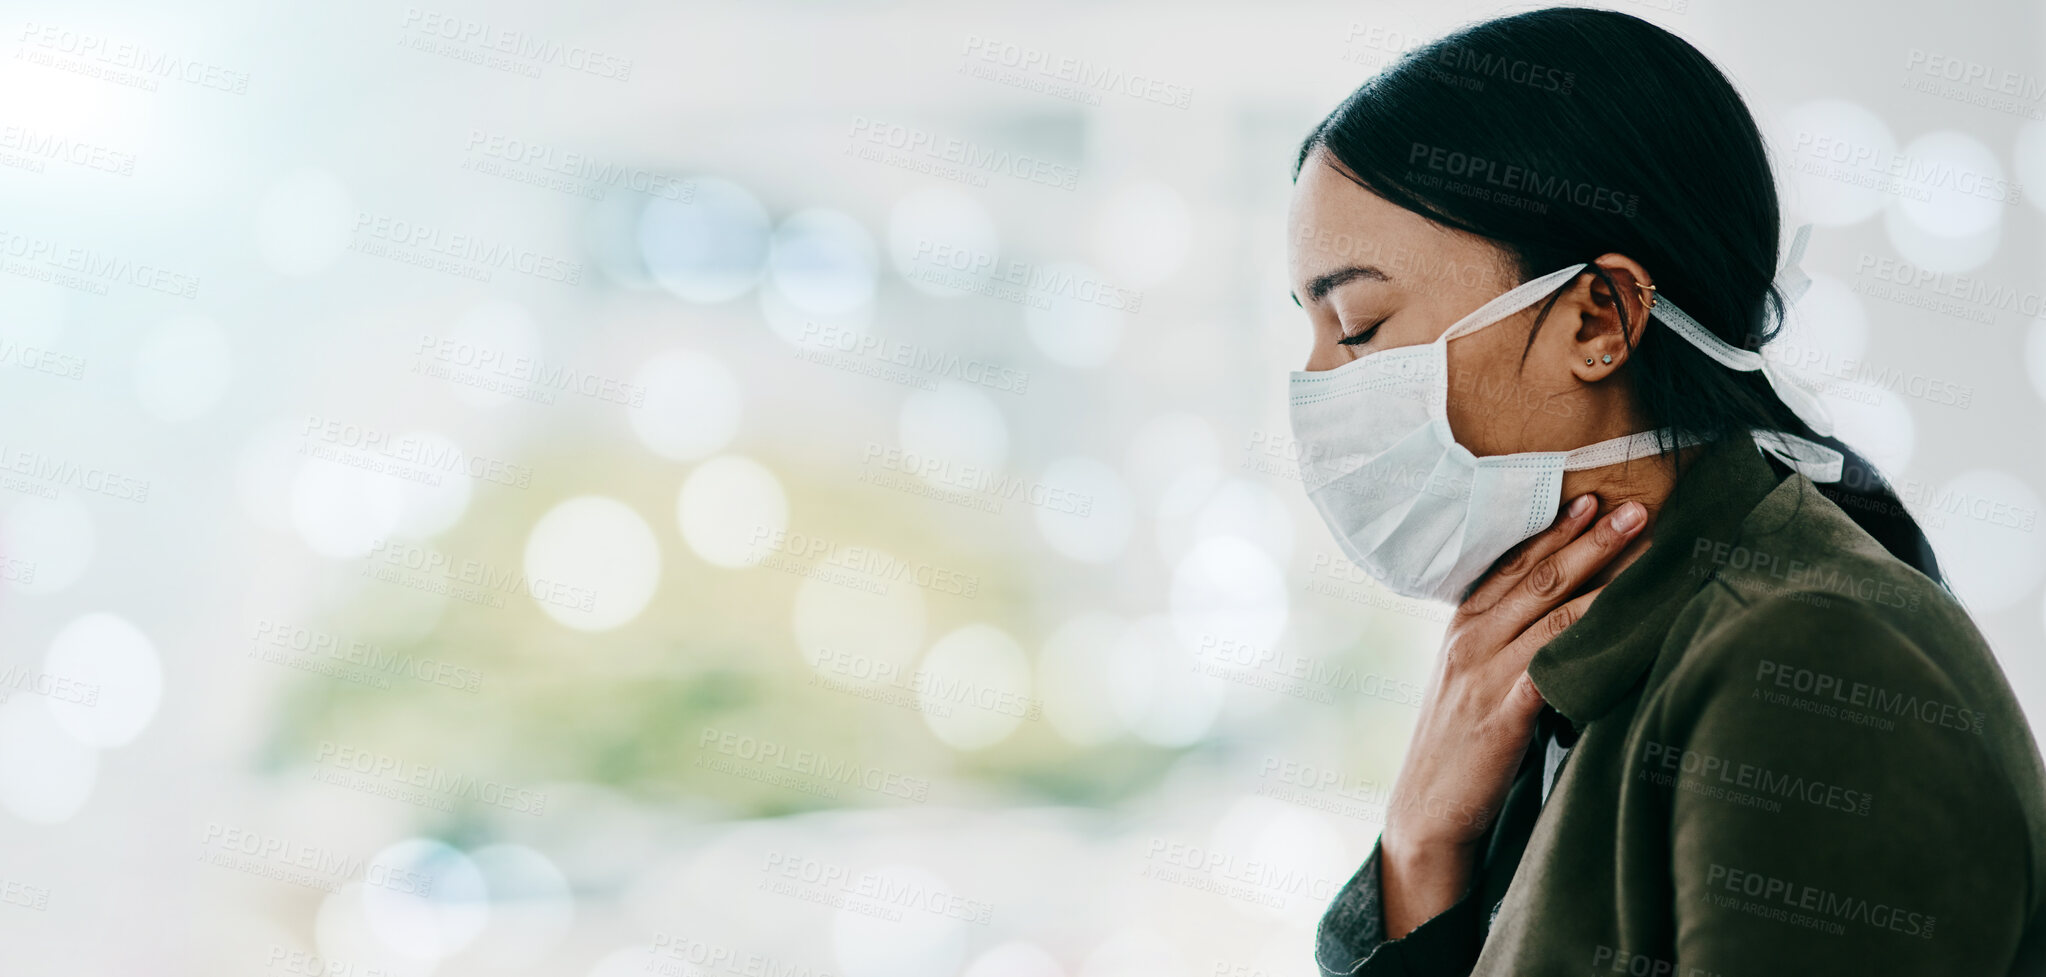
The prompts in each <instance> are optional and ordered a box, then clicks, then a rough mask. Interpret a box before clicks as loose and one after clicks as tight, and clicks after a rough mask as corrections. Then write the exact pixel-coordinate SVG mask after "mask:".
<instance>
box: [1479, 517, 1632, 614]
mask: <svg viewBox="0 0 2046 977" xmlns="http://www.w3.org/2000/svg"><path fill="white" fill-rule="evenodd" d="M1597 502H1598V499H1597V497H1596V496H1593V495H1592V494H1590V493H1588V492H1587V493H1585V494H1583V495H1580V496H1578V497H1577V498H1575V499H1572V500H1570V505H1569V506H1568V507H1566V508H1565V509H1564V510H1563V513H1562V514H1561V515H1559V516H1557V517H1556V521H1555V522H1554V523H1552V524H1550V526H1549V528H1547V529H1544V530H1542V531H1541V532H1539V533H1536V534H1535V535H1533V536H1530V537H1528V538H1527V539H1524V540H1521V541H1520V542H1519V543H1517V544H1515V545H1514V547H1513V548H1512V549H1510V550H1507V551H1506V555H1505V556H1502V557H1500V558H1499V562H1498V563H1495V564H1493V566H1492V569H1491V571H1490V572H1488V573H1487V574H1486V575H1485V576H1484V577H1483V578H1482V579H1480V580H1479V581H1478V585H1477V586H1476V587H1475V588H1472V590H1471V593H1470V596H1469V597H1466V598H1464V601H1463V604H1462V605H1461V607H1460V608H1459V609H1460V610H1463V611H1465V612H1466V613H1470V614H1483V613H1484V612H1485V611H1487V610H1490V609H1491V607H1492V605H1494V604H1497V603H1499V598H1501V597H1504V596H1506V594H1507V593H1508V592H1509V591H1511V590H1512V589H1513V587H1514V585H1515V584H1518V583H1519V582H1520V580H1521V578H1522V577H1525V576H1527V573H1528V571H1529V570H1532V569H1534V565H1535V564H1536V563H1538V562H1540V561H1541V560H1542V559H1543V558H1544V557H1547V556H1548V555H1549V554H1551V553H1554V552H1556V551H1557V550H1559V549H1562V548H1563V544H1565V543H1568V542H1570V541H1571V540H1572V539H1575V538H1577V534H1578V533H1581V532H1583V531H1584V527H1585V525H1586V524H1587V523H1588V522H1589V521H1590V520H1591V514H1592V513H1593V512H1595V511H1597V509H1598V505H1597Z"/></svg>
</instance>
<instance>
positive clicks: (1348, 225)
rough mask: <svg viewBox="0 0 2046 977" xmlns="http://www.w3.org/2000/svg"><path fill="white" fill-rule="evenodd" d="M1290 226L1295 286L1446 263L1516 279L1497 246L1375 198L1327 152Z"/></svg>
mask: <svg viewBox="0 0 2046 977" xmlns="http://www.w3.org/2000/svg"><path fill="white" fill-rule="evenodd" d="M1286 224H1287V228H1286V231H1287V233H1286V258H1287V267H1288V270H1289V271H1290V273H1291V276H1292V278H1293V281H1294V284H1295V286H1296V287H1297V286H1299V285H1300V283H1303V282H1306V281H1308V280H1309V279H1312V278H1314V277H1316V276H1319V275H1322V274H1325V273H1327V272H1330V271H1333V270H1336V269H1339V268H1344V267H1348V266H1351V265H1374V266H1377V267H1379V268H1381V269H1384V270H1385V271H1387V272H1389V273H1391V274H1392V275H1393V276H1394V277H1395V278H1398V277H1400V274H1399V271H1398V269H1399V268H1400V267H1403V266H1404V267H1411V266H1417V265H1418V266H1421V267H1435V266H1440V265H1441V264H1442V263H1443V262H1454V263H1456V265H1458V266H1463V267H1466V268H1470V269H1473V270H1476V269H1482V272H1481V273H1480V274H1481V276H1482V277H1484V278H1487V279H1490V278H1493V277H1496V276H1497V275H1499V274H1501V273H1504V274H1506V275H1509V276H1510V275H1511V274H1512V272H1511V271H1510V270H1509V269H1505V268H1504V267H1503V261H1504V259H1505V254H1504V252H1502V251H1501V250H1500V249H1499V248H1498V247H1497V246H1496V245H1493V244H1492V243H1491V242H1489V241H1486V240H1485V239H1483V238H1480V237H1478V236H1476V235H1473V234H1469V233H1466V232H1463V231H1459V230H1457V229H1455V228H1450V227H1444V226H1442V225H1440V224H1437V223H1435V222H1434V221H1431V220H1429V219H1427V218H1425V217H1422V216H1421V215H1419V214H1416V213H1414V212H1413V211H1410V210H1407V209H1405V208H1403V207H1400V206H1398V205H1396V204H1394V203H1392V202H1391V201H1388V200H1386V199H1385V198H1383V197H1380V196H1379V195H1377V194H1375V193H1372V192H1371V191H1370V190H1367V189H1365V188H1364V187H1363V186H1362V185H1360V184H1358V183H1357V182H1356V181H1355V180H1352V179H1350V178H1349V176H1347V175H1345V174H1344V173H1343V172H1342V171H1341V170H1339V169H1337V168H1336V166H1335V165H1332V164H1331V161H1330V160H1329V158H1328V156H1327V155H1326V154H1324V153H1321V152H1316V153H1314V154H1313V155H1311V156H1309V157H1308V158H1307V162H1306V163H1305V164H1303V165H1302V166H1301V168H1300V179H1298V180H1297V181H1295V182H1294V184H1293V196H1292V199H1291V201H1290V202H1289V204H1288V207H1287V218H1286ZM1459 277H1467V276H1459ZM1304 297H1305V296H1304V295H1303V298H1304Z"/></svg>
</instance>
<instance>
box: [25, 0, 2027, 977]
mask: <svg viewBox="0 0 2046 977" xmlns="http://www.w3.org/2000/svg"><path fill="white" fill-rule="evenodd" d="M1616 8H1617V9H1622V10H1626V11H1628V12H1630V13H1634V14H1637V15H1639V16H1642V17H1645V18H1648V19H1650V20H1653V21H1655V22H1657V23H1660V24H1663V25H1664V26H1666V27H1668V28H1669V29H1671V30H1672V31H1675V32H1676V33H1678V34H1680V35H1681V36H1683V37H1686V38H1688V39H1689V40H1691V41H1692V42H1693V43H1695V44H1697V45H1698V46H1699V47H1700V48H1702V49H1703V50H1705V51H1706V52H1707V53H1708V54H1710V55H1711V56H1713V57H1714V58H1715V59H1716V60H1717V61H1718V62H1719V63H1720V64H1721V65H1722V66H1723V67H1724V68H1725V69H1726V70H1727V71H1728V72H1729V74H1730V75H1731V76H1732V77H1733V78H1734V79H1735V80H1736V82H1737V84H1738V85H1739V86H1740V87H1741V89H1742V90H1743V91H1744V92H1745V93H1746V94H1747V96H1748V98H1749V99H1750V103H1751V105H1752V107H1753V110H1754V111H1755V113H1756V115H1757V117H1758V119H1759V120H1760V122H1761V123H1762V125H1763V127H1764V129H1765V131H1766V132H1767V133H1768V134H1769V138H1770V140H1771V144H1772V147H1773V150H1774V152H1775V154H1776V158H1777V167H1778V170H1779V173H1780V178H1781V182H1782V192H1783V194H1784V199H1785V201H1786V208H1787V210H1786V214H1785V227H1786V237H1787V236H1788V231H1789V229H1790V228H1791V227H1794V226H1795V225H1797V224H1799V223H1803V222H1806V221H1810V222H1813V223H1815V224H1816V225H1817V228H1816V230H1815V232H1814V235H1813V237H1812V238H1811V243H1810V247H1809V250H1808V252H1807V256H1806V260H1805V263H1804V265H1805V268H1806V269H1807V270H1808V271H1810V272H1811V273H1812V275H1813V277H1814V278H1815V280H1816V284H1815V285H1814V287H1813V288H1812V290H1811V292H1810V293H1809V294H1808V295H1807V297H1806V298H1805V300H1804V302H1803V303H1802V304H1801V305H1800V306H1799V308H1798V312H1797V318H1796V319H1795V321H1794V322H1793V325H1792V328H1791V330H1790V331H1789V332H1788V333H1787V334H1786V335H1785V336H1784V338H1783V339H1782V340H1781V341H1780V343H1779V344H1778V345H1777V346H1775V347H1774V348H1773V349H1772V351H1771V354H1770V355H1772V356H1776V357H1779V358H1781V359H1783V360H1785V361H1786V362H1789V363H1792V364H1793V365H1794V366H1795V367H1796V368H1797V369H1798V370H1799V371H1800V372H1801V373H1802V374H1803V375H1804V376H1805V377H1806V379H1807V380H1808V381H1810V382H1811V383H1813V384H1815V385H1817V386H1818V387H1819V388H1820V389H1821V390H1822V391H1823V392H1824V394H1825V396H1826V398H1827V400H1828V402H1829V404H1830V405H1831V406H1832V409H1833V411H1834V414H1835V416H1836V417H1837V418H1838V419H1839V421H1840V423H1841V426H1842V427H1843V429H1844V433H1845V437H1846V438H1847V439H1848V440H1849V441H1850V442H1851V443H1853V444H1855V445H1857V446H1858V447H1860V448H1861V449H1862V450H1863V452H1864V453H1866V454H1868V455H1869V456H1870V457H1871V458H1873V459H1874V460H1876V461H1877V462H1878V463H1879V464H1880V465H1881V466H1882V467H1883V468H1884V469H1885V471H1887V472H1888V473H1890V475H1891V476H1892V478H1893V479H1894V480H1895V482H1896V484H1897V486H1898V489H1899V492H1900V494H1901V495H1902V497H1903V498H1904V500H1905V501H1906V503H1907V504H1908V505H1909V506H1910V507H1911V508H1912V509H1913V510H1914V511H1915V512H1916V513H1917V514H1918V515H1919V518H1920V520H1921V521H1922V522H1923V523H1924V524H1925V525H1926V526H1927V528H1928V531H1929V533H1930V534H1931V536H1932V538H1933V540H1934V543H1935V546H1936V547H1937V551H1938V555H1939V558H1940V560H1941V562H1942V564H1943V565H1944V566H1945V567H1946V568H1947V569H1948V571H1949V573H1950V575H1951V577H1952V578H1953V580H1954V582H1955V586H1956V589H1957V590H1958V592H1959V593H1960V595H1961V596H1962V598H1963V599H1964V600H1965V601H1966V603H1967V604H1968V606H1969V608H1970V609H1971V610H1972V611H1973V613H1974V614H1975V617H1976V620H1977V621H1978V623H1979V624H1980V626H1981V628H1982V629H1983V631H1984V632H1985V633H1986V634H1987V635H1988V637H1989V639H1990V641H1991V642H1992V644H1993V645H1994V646H1995V648H1996V650H1997V652H1998V654H1999V655H2000V657H2001V660H2002V663H2003V666H2004V668H2005V670H2006V672H2007V673H2008V675H2009V676H2010V679H2011V681H2012V683H2013V685H2014V686H2015V687H2016V689H2017V691H2018V694H2019V696H2020V699H2021V700H2022V701H2023V702H2024V703H2025V705H2026V707H2027V708H2028V710H2030V711H2031V713H2032V715H2034V716H2039V715H2042V714H2046V712H2042V710H2046V670H2042V664H2046V659H2042V655H2041V635H2042V628H2046V600H2042V597H2046V595H2042V593H2041V581H2042V575H2046V545H2042V537H2041V532H2040V529H2039V526H2038V518H2037V517H2038V513H2039V508H2040V505H2041V501H2040V500H2041V494H2042V492H2046V460H2042V450H2046V436H2042V434H2041V431H2042V424H2041V422H2042V420H2046V400H2042V397H2046V281H2042V276H2041V274H2040V272H2041V271H2042V268H2041V257H2042V249H2041V230H2042V217H2046V215H2042V213H2041V207H2042V206H2046V196H2042V195H2046V66H2042V59H2041V50H2042V41H2046V36H2042V32H2041V31H2042V25H2041V17H2040V8H2039V6H2038V5H2037V4H2033V3H2023V4H2021V3H2015V2H1960V3H1951V4H1942V5H1940V6H1939V8H1938V10H1937V11H1936V12H1935V11H1931V10H1928V9H1926V8H1923V7H1918V6H1913V5H1907V4H1901V3H1899V4H1876V5H1873V6H1871V5H1866V4H1846V3H1832V4H1823V5H1790V4H1780V3H1761V2H1756V0H1642V2H1639V3H1630V2H1620V3H1617V4H1616ZM1519 9H1528V8H1524V7H1514V8H1507V7H1494V6H1490V5H1487V4H1482V3H1425V4H1424V3H1419V2H1413V3H1392V2H1353V3H1342V4H1337V3H1308V2H1299V3H1287V4H1280V5H1260V6H1258V7H1256V8H1253V7H1252V6H1250V5H1239V6H1229V7H1223V6H1213V7H1207V6H1198V7H1193V8H1188V7H1187V6H1185V5H1180V4H1164V3H1148V2H1127V3H1092V4H1079V3H1048V4H986V5H975V6H974V7H972V8H970V9H967V8H962V7H961V6H958V5H939V4H909V3H899V4H890V3H881V2H874V3H843V4H822V3H788V2H775V0H770V2H761V3H747V4H739V3H724V4H701V3H692V4H682V5H669V4H656V3H635V2H622V0H606V2H599V3H592V4H580V5H569V4H554V5H543V4H536V3H530V2H509V3H499V4H491V5H484V4H480V3H472V2H458V0H448V2H442V0H433V5H431V6H417V5H412V4H408V3H384V2H378V0H370V2H366V3H360V4H332V5H325V6H313V5H279V4H259V3H252V2H206V0H187V2H183V3H179V4H176V5H164V4H141V3H130V4H110V3H99V2H94V0H85V2H72V3H62V4H59V3H55V2H46V0H27V2H23V3H17V4H14V5H12V6H11V7H10V10H9V13H8V15H7V18H6V23H5V26H4V29H5V32H6V33H5V39H4V43H5V45H6V51H5V55H6V56H5V59H4V61H0V78H4V86H5V87H4V91H5V92H6V94H7V97H6V98H5V99H4V101H0V194H4V199H5V208H4V210H0V404H4V411H5V412H4V416H5V417H6V418H7V420H6V422H5V424H4V427H0V587H4V589H0V638H4V646H0V697H4V699H0V945H4V946H5V947H6V948H7V949H6V951H5V956H6V958H7V965H6V969H7V970H8V971H9V972H10V973H65V974H134V973H164V974H170V973H190V974H208V975H219V974H244V975H273V974H297V975H309V977H366V975H427V974H462V975H468V974H570V975H599V977H621V975H625V974H640V973H646V972H651V973H656V974H661V975H670V977H683V975H713V974H723V973H737V974H748V975H758V974H771V975H776V977H811V975H827V974H828V975H846V977H951V975H955V974H966V975H970V977H1060V975H1077V977H1113V975H1122V974H1161V975H1170V974H1189V975H1193V974H1212V975H1216V977H1251V975H1259V974H1282V973H1285V974H1300V973H1311V972H1313V971H1312V966H1313V964H1312V960H1311V946H1312V934H1313V927H1314V924H1315V921H1316V920H1317V918H1318V917H1319V915H1320V913H1321V911H1322V909H1323V908H1324V907H1325V906H1326V904H1327V902H1328V901H1329V899H1330V898H1331V897H1332V896H1333V895H1334V893H1335V892H1336V890H1337V889H1338V888H1339V887H1340V886H1341V884H1342V883H1343V882H1344V881H1345V880H1346V879H1347V878H1348V877H1349V875H1350V874H1351V873H1352V872H1353V871H1355V869H1356V867H1357V865H1358V863H1359V862H1360V861H1361V860H1362V859H1363V857H1364V856H1365V855H1366V854H1367V853H1368V852H1369V849H1370V846H1371V844H1372V841H1373V840H1374V837H1375V835H1376V833H1377V831H1378V828H1379V825H1380V817H1381V814H1382V809H1381V803H1382V801H1383V797H1384V794H1385V792H1386V790H1387V789H1388V788H1389V786H1390V784H1391V782H1392V778H1393V776H1394V774H1395V772H1396V767H1397V763H1398V760H1399V758H1400V756H1401V754H1402V751H1403V749H1404V745H1405V739H1406V736H1407V733H1408V730H1409V728H1410V727H1411V725H1412V723H1413V720H1414V716H1415V711H1416V707H1417V706H1418V704H1419V702H1420V698H1421V693H1422V688H1423V683H1424V682H1425V679H1426V675H1427V669H1428V664H1429V662H1430V660H1431V658H1432V656H1433V654H1434V652H1435V649H1436V647H1437V645H1438V643H1439V640H1440V637H1441V632H1442V628H1443V620H1444V619H1445V616H1446V609H1444V608H1439V607H1433V606H1428V605H1420V604H1414V603H1411V602H1408V601H1405V600H1402V599H1399V598H1396V597H1393V596H1391V595H1390V594H1388V593H1386V592H1385V591H1383V590H1380V589H1378V588H1377V587H1375V586H1374V585H1372V584H1371V583H1369V582H1368V581H1366V580H1364V579H1363V578H1362V577H1361V575H1360V574H1358V573H1357V572H1356V571H1354V570H1353V569H1352V568H1350V567H1349V566H1348V564H1347V563H1345V562H1344V561H1343V559H1342V558H1341V556H1340V555H1339V554H1338V553H1337V551H1336V550H1335V548H1334V546H1333V544H1332V542H1331V540H1330V539H1329V537H1328V535H1327V533H1326V531H1325V530H1324V529H1323V528H1322V526H1321V524H1320V522H1319V520H1318V519H1317V518H1316V517H1315V515H1314V514H1313V512H1312V510H1311V509H1310V508H1309V507H1308V506H1307V504H1306V502H1305V499H1304V497H1303V496H1302V493H1301V491H1300V486H1299V484H1298V481H1297V479H1296V477H1295V474H1294V454H1295V451H1296V448H1295V446H1294V444H1293V442H1292V440H1291V439H1290V437H1289V436H1288V433H1287V423H1286V414H1285V399H1284V394H1285V382H1286V373H1287V371H1289V370H1292V369H1296V368H1298V367H1299V366H1300V364H1301V363H1302V362H1303V361H1304V359H1305V356H1306V351H1307V346H1308V343H1307V333H1306V329H1305V322H1304V320H1303V319H1302V317H1301V315H1300V313H1299V312H1298V310H1297V309H1295V308H1294V306H1293V304H1292V303H1291V302H1290V301H1289V300H1288V299H1287V291H1288V288H1289V285H1290V283H1289V282H1288V281H1287V280H1286V276H1285V273H1284V243H1285V242H1284V215H1285V205H1286V200H1287V196H1288V192H1289V188H1290V182H1289V178H1288V174H1289V169H1290V166H1291V164H1292V162H1293V158H1294V155H1295V153H1296V152H1297V149H1298V146H1299V143H1300V140H1301V139H1302V137H1303V136H1304V135H1305V134H1306V132H1307V131H1308V129H1309V128H1310V127H1311V126H1312V125H1313V124H1314V123H1315V122H1316V121H1317V120H1318V119H1319V118H1320V117H1321V116H1322V115H1324V114H1325V113H1326V112H1327V111H1328V110H1329V109H1331V108H1333V107H1334V105H1335V104H1336V103H1337V102H1338V101H1339V100H1340V99H1341V98H1343V97H1344V96H1345V95H1347V94H1348V93H1349V92H1350V91H1351V90H1352V89H1354V88H1355V87H1356V86H1357V85H1358V84H1359V83H1360V82H1362V81H1363V80H1364V79H1365V78H1367V77H1369V76H1370V75H1371V74H1372V73H1373V72H1375V71H1376V70H1377V69H1378V68H1380V67H1382V66H1384V65H1386V64H1388V63H1389V62H1390V61H1392V60H1393V59H1395V58H1397V57H1398V56H1399V55H1400V53H1402V52H1403V51H1405V50H1407V49H1409V48H1411V47H1414V46H1416V45H1417V44H1419V43H1422V42H1424V41H1426V40H1429V39H1432V38H1434V37H1436V36H1439V35H1440V34H1442V33H1444V32H1446V31H1448V30H1450V29H1452V28H1454V27H1456V26H1458V25H1460V24H1462V23H1465V22H1468V21H1470V20H1475V19H1481V18H1485V17H1489V16H1494V15H1497V14H1500V13H1507V12H1512V11H1513V10H1519ZM1613 108H1614V111H1616V112H1631V113H1635V114H1643V113H1653V112H1654V111H1655V108H1654V106H1646V105H1625V104H1619V105H1615V106H1614V107H1613ZM1667 122H1668V124H1671V125H1682V124H1684V122H1683V120H1682V119H1669V120H1667Z"/></svg>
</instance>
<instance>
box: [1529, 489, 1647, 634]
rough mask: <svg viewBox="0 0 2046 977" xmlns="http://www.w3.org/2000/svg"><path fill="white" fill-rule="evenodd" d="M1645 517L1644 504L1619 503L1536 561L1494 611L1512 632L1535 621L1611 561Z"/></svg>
mask: <svg viewBox="0 0 2046 977" xmlns="http://www.w3.org/2000/svg"><path fill="white" fill-rule="evenodd" d="M1647 522H1648V510H1647V509H1644V508H1642V506H1641V503H1639V502H1634V501H1628V502H1624V503H1621V505H1620V507H1619V508H1618V509H1614V510H1613V511H1612V513H1611V514H1609V515H1607V516H1606V517H1605V518H1604V519H1600V520H1599V521H1598V522H1597V523H1595V524H1593V525H1592V527H1591V529H1589V530H1587V531H1586V532H1585V533H1584V534H1583V535H1580V536H1578V537H1577V538H1576V539H1573V540H1571V541H1570V542H1568V543H1565V544H1563V548H1562V549H1559V550H1557V551H1556V552H1554V553H1551V554H1549V555H1548V557H1546V558H1544V559H1542V560H1540V561H1538V562H1536V563H1535V565H1534V566H1533V567H1532V568H1531V569H1529V570H1528V571H1527V574H1526V575H1525V576H1522V577H1521V578H1520V583H1519V584H1517V585H1515V586H1514V588H1513V589H1512V590H1510V591H1508V592H1507V594H1506V596H1504V597H1501V598H1499V603H1498V604H1497V605H1496V606H1495V607H1494V608H1493V609H1492V612H1491V616H1493V617H1496V618H1498V619H1499V622H1500V624H1501V625H1502V626H1504V627H1506V628H1508V629H1510V630H1512V631H1518V630H1522V629H1524V628H1526V627H1527V626H1528V625H1530V624H1533V623H1534V622H1535V620H1536V619H1537V618H1540V617H1541V616H1542V615H1544V614H1547V613H1549V611H1550V610H1551V609H1553V608H1554V607H1555V606H1556V605H1557V604H1560V603H1562V602H1563V599H1564V598H1566V597H1568V596H1569V595H1570V594H1572V593H1573V592H1575V591H1576V590H1577V588H1578V587H1580V586H1582V585H1583V584H1584V581H1586V580H1588V579H1590V577H1591V575H1592V574H1593V573H1595V572H1597V570H1598V568H1599V567H1602V566H1605V565H1606V564H1607V563H1610V562H1612V559H1613V557H1615V556H1618V555H1619V553H1620V550H1621V549H1622V548H1624V547H1625V546H1626V545H1627V542H1628V541H1629V540H1631V539H1633V538H1634V535H1635V534H1636V533H1639V532H1640V531H1641V527H1642V526H1643V525H1645V524H1647Z"/></svg>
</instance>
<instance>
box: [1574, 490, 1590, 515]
mask: <svg viewBox="0 0 2046 977" xmlns="http://www.w3.org/2000/svg"><path fill="white" fill-rule="evenodd" d="M1590 511H1591V493H1590V492H1586V493H1584V494H1583V495H1580V496H1578V497H1577V498H1576V499H1574V500H1572V501H1571V503H1570V518H1572V519H1575V518H1577V517H1579V516H1581V515H1584V514H1585V513H1587V512H1590Z"/></svg>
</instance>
